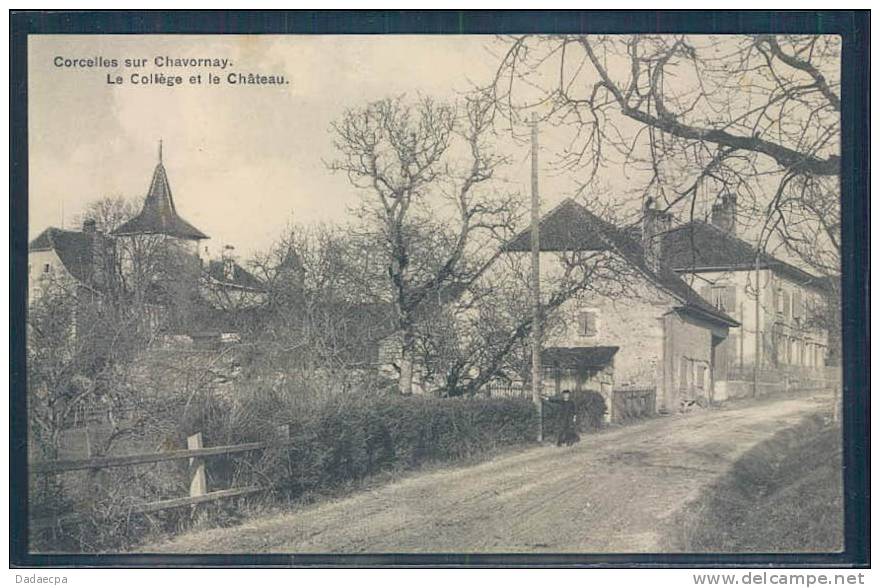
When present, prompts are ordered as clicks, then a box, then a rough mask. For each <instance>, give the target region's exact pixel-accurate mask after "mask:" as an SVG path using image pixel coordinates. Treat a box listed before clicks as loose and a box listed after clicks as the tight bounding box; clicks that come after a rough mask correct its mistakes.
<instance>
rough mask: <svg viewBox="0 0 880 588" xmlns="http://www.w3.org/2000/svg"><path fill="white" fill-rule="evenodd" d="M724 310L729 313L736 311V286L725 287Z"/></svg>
mask: <svg viewBox="0 0 880 588" xmlns="http://www.w3.org/2000/svg"><path fill="white" fill-rule="evenodd" d="M724 310H725V311H727V312H735V311H736V286H725V287H724Z"/></svg>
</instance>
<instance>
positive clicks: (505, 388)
mask: <svg viewBox="0 0 880 588" xmlns="http://www.w3.org/2000/svg"><path fill="white" fill-rule="evenodd" d="M482 390H483V392H484V393H485V394H486V395H487V396H489V397H490V398H525V399H531V397H532V389H531V387H530V386H528V385H524V384H521V383H506V382H491V383H489V384H487V385H486V386H484V387H483V389H482Z"/></svg>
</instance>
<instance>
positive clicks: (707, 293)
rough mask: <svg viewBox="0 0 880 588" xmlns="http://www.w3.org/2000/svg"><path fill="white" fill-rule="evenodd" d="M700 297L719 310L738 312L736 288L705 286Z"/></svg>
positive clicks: (701, 289)
mask: <svg viewBox="0 0 880 588" xmlns="http://www.w3.org/2000/svg"><path fill="white" fill-rule="evenodd" d="M700 296H702V297H703V298H704V299H705V300H706V302H708V303H709V304H711V305H712V306H714V307H715V308H717V309H718V310H723V311H725V312H733V311H734V310H736V286H719V285H712V286H703V287H702V288H700Z"/></svg>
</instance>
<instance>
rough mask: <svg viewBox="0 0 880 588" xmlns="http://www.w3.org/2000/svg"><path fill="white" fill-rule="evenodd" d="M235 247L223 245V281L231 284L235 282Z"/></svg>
mask: <svg viewBox="0 0 880 588" xmlns="http://www.w3.org/2000/svg"><path fill="white" fill-rule="evenodd" d="M234 252H235V247H233V246H232V245H225V246H224V247H223V279H224V280H226V281H228V282H232V281H233V280H235V253H234Z"/></svg>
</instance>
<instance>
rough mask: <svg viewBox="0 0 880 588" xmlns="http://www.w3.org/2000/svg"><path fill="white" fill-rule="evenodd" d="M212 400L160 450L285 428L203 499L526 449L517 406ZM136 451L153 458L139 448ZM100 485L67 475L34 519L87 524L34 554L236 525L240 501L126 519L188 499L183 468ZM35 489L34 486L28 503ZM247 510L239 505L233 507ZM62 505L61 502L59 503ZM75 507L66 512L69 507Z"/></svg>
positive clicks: (217, 479) (336, 397) (228, 468)
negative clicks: (142, 507)
mask: <svg viewBox="0 0 880 588" xmlns="http://www.w3.org/2000/svg"><path fill="white" fill-rule="evenodd" d="M239 392H240V394H238V395H235V396H234V397H226V398H222V397H219V396H214V397H212V398H210V399H207V400H206V401H204V402H199V403H196V406H195V407H194V408H196V410H191V411H182V412H181V413H180V414H179V415H177V418H175V419H173V421H174V422H172V423H169V425H170V427H171V428H172V429H175V432H174V433H172V434H170V435H169V436H168V439H166V441H169V440H170V439H172V438H173V443H171V444H170V445H169V446H166V447H163V450H169V449H178V448H183V447H185V440H186V435H188V434H192V433H194V432H197V431H201V432H202V434H203V440H204V444H205V446H206V447H212V446H217V445H233V444H239V443H248V442H253V441H270V440H273V439H277V434H278V433H277V430H278V429H277V428H278V427H279V426H280V425H288V426H289V430H290V444H289V445H287V446H285V447H283V448H282V447H273V448H270V449H266V450H263V451H254V452H249V453H238V454H230V455H226V456H216V457H212V458H211V459H209V460H208V465H207V468H206V473H207V478H208V480H207V482H208V489H209V490H221V489H226V488H239V487H246V486H262V487H266V488H273V489H274V490H275V491H276V492H279V493H281V494H284V495H286V496H288V497H290V498H296V497H300V496H303V495H309V494H312V493H316V492H321V491H326V490H331V489H336V488H344V487H345V486H346V485H348V484H351V483H353V482H356V481H358V480H362V479H363V478H365V477H367V476H370V475H372V474H375V473H379V472H381V471H385V470H407V469H411V468H415V467H418V466H419V465H421V464H425V463H428V462H442V461H452V460H457V459H463V458H468V457H471V456H476V455H478V454H480V453H484V452H487V451H491V450H492V449H495V448H497V447H503V446H509V445H513V444H518V443H524V442H528V441H531V440H532V439H533V438H534V433H535V428H536V425H537V422H536V413H535V410H534V407H533V405H532V404H531V403H530V402H529V401H527V400H520V399H506V398H494V399H470V398H448V399H444V398H435V397H422V396H415V397H408V398H403V397H400V396H397V395H391V394H387V395H386V394H376V393H372V394H369V393H361V394H358V393H353V394H328V395H327V396H325V397H323V398H322V399H320V400H315V399H308V400H303V398H301V397H298V396H294V397H289V396H285V395H284V394H283V393H281V392H277V391H270V390H259V389H252V390H239ZM141 451H149V449H147V448H143V449H141ZM99 476H100V477H101V480H100V482H101V483H99V484H95V482H96V481H97V480H92V479H91V478H90V477H89V475H88V474H86V473H82V472H71V473H68V474H62V475H61V476H58V478H59V481H60V479H62V478H63V479H64V483H63V484H61V485H59V487H57V488H53V489H48V490H52V492H50V493H51V495H52V496H53V497H54V498H55V499H56V500H55V501H53V503H52V504H49V501H45V502H46V503H45V504H44V505H42V506H43V508H42V509H41V510H44V511H45V510H46V509H47V507H52V508H51V510H54V511H56V512H57V511H64V510H74V511H76V512H78V513H81V514H85V515H86V517H85V518H86V520H85V522H83V523H80V524H76V525H64V528H63V529H57V530H56V531H57V532H42V533H37V534H35V535H34V536H33V537H32V544H31V545H32V548H33V549H34V550H36V551H58V550H63V551H66V550H72V551H85V552H102V551H114V550H118V549H125V548H128V547H131V546H132V545H135V544H136V543H138V542H139V541H141V540H143V539H144V538H145V536H149V535H150V534H156V533H158V534H164V533H167V532H175V531H179V530H181V529H183V528H188V527H192V526H193V525H204V526H216V525H222V524H225V523H226V522H228V521H229V520H232V519H235V518H237V512H236V511H237V507H236V503H238V506H239V507H240V506H241V504H244V503H242V502H241V501H221V502H217V503H213V504H211V505H204V506H200V507H199V508H198V509H195V510H194V509H188V508H183V509H173V510H166V511H161V512H159V513H153V514H151V515H149V516H145V517H144V516H131V515H130V509H131V507H132V506H134V505H136V504H142V503H146V502H151V501H154V500H158V499H163V498H176V497H180V496H185V495H186V492H187V482H186V480H187V464H186V461H185V460H181V461H172V462H162V463H158V464H147V465H141V466H134V467H126V468H117V469H107V470H102V471H101V473H100V474H99ZM38 490H40V488H34V494H33V495H34V496H37V495H38V494H39V492H38ZM241 500H242V501H245V500H246V499H241ZM62 503H63V504H62ZM74 504H75V505H76V506H73V505H74Z"/></svg>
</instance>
